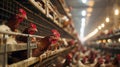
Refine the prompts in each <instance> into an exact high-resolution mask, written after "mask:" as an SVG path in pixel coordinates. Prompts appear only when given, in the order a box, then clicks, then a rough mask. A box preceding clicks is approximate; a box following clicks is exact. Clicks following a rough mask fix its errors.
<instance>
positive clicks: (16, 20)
mask: <svg viewBox="0 0 120 67" xmlns="http://www.w3.org/2000/svg"><path fill="white" fill-rule="evenodd" d="M24 19H27V15H26V11H25V10H24V9H22V8H20V9H19V10H18V13H17V14H15V15H14V16H12V17H11V18H9V20H8V23H6V25H7V26H8V27H10V28H11V30H12V31H16V30H17V29H18V27H19V24H20V23H21V22H22V21H23V20H24Z"/></svg>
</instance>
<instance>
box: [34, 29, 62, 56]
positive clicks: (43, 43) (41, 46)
mask: <svg viewBox="0 0 120 67" xmlns="http://www.w3.org/2000/svg"><path fill="white" fill-rule="evenodd" d="M52 33H53V34H52V35H50V36H46V37H44V38H38V39H37V40H38V43H37V46H38V48H37V49H34V50H33V56H35V57H36V56H40V55H41V54H42V53H44V52H45V51H46V50H47V49H49V48H50V46H51V44H54V45H55V44H56V43H57V42H58V40H59V38H60V34H59V32H58V31H57V30H55V29H53V30H52ZM55 46H56V45H55Z"/></svg>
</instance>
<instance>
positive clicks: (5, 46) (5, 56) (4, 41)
mask: <svg viewBox="0 0 120 67" xmlns="http://www.w3.org/2000/svg"><path fill="white" fill-rule="evenodd" d="M2 45H4V53H3V59H4V60H3V67H7V66H6V65H7V45H6V39H5V34H3V44H2Z"/></svg>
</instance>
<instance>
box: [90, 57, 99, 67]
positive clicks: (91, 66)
mask: <svg viewBox="0 0 120 67" xmlns="http://www.w3.org/2000/svg"><path fill="white" fill-rule="evenodd" d="M97 62H98V61H97V58H95V59H94V62H93V63H92V64H90V67H95V65H96V64H97Z"/></svg>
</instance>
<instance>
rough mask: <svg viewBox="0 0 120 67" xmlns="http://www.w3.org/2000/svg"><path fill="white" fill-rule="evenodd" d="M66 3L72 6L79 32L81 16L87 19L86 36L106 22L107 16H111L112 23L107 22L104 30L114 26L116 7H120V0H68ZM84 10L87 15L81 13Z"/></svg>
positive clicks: (73, 16)
mask: <svg viewBox="0 0 120 67" xmlns="http://www.w3.org/2000/svg"><path fill="white" fill-rule="evenodd" d="M83 1H85V0H83ZM66 3H67V5H68V7H72V10H71V13H72V18H73V21H74V24H75V28H76V30H77V32H78V33H79V34H80V28H81V18H85V19H86V21H85V29H84V30H85V32H84V36H87V35H88V34H89V33H90V32H92V31H93V30H94V29H96V28H98V26H99V25H101V24H102V23H105V18H106V16H109V17H110V23H105V28H103V30H104V29H109V28H110V27H112V26H113V24H114V7H116V6H117V7H118V8H119V6H120V0H86V3H83V2H82V0H66ZM115 4H116V5H115ZM83 10H85V11H86V12H87V14H86V16H82V15H81V12H82V11H83Z"/></svg>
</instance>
